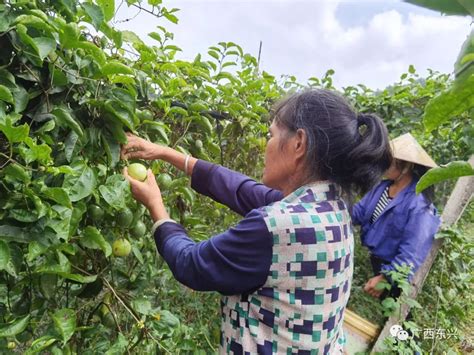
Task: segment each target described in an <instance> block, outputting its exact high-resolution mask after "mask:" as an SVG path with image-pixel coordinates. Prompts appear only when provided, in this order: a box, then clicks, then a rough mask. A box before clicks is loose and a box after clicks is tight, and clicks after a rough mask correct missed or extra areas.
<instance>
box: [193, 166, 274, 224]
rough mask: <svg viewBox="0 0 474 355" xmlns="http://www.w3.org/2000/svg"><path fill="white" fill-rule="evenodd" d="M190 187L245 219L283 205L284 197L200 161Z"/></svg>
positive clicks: (220, 167)
mask: <svg viewBox="0 0 474 355" xmlns="http://www.w3.org/2000/svg"><path fill="white" fill-rule="evenodd" d="M191 187H192V188H193V189H194V190H196V191H197V192H199V193H200V194H203V195H205V196H208V197H210V198H212V199H213V200H214V201H217V202H219V203H222V204H224V205H226V206H227V207H229V208H230V209H232V210H233V211H234V212H237V213H238V214H240V215H241V216H245V215H246V214H247V213H249V212H250V211H251V210H253V209H255V208H259V207H262V206H267V205H269V204H270V203H272V202H275V201H280V200H281V199H282V198H283V194H282V193H281V191H279V190H275V189H271V188H269V187H267V186H265V185H263V184H261V183H258V182H256V181H255V180H252V179H251V178H249V177H248V176H245V175H243V174H240V173H238V172H235V171H233V170H229V169H227V168H224V167H222V166H220V165H216V164H212V163H209V162H206V161H204V160H198V161H197V163H196V165H195V166H194V170H193V173H192V176H191Z"/></svg>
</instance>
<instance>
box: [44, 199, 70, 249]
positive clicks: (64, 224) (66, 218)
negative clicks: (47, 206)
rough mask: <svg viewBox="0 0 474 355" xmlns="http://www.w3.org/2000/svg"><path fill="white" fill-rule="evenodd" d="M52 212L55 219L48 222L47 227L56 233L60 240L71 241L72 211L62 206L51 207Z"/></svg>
mask: <svg viewBox="0 0 474 355" xmlns="http://www.w3.org/2000/svg"><path fill="white" fill-rule="evenodd" d="M51 212H54V213H52V214H53V218H51V219H49V220H48V221H47V223H46V226H47V227H49V228H51V229H52V230H53V231H54V232H55V233H56V237H57V238H58V239H59V238H61V239H63V240H65V241H67V240H69V229H70V223H71V216H72V210H71V209H70V208H67V207H64V206H61V205H54V206H52V207H51Z"/></svg>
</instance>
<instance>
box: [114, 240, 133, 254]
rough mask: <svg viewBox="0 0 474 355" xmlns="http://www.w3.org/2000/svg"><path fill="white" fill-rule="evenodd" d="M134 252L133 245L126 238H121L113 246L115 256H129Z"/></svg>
mask: <svg viewBox="0 0 474 355" xmlns="http://www.w3.org/2000/svg"><path fill="white" fill-rule="evenodd" d="M131 251H132V245H131V244H130V242H129V241H128V240H127V239H125V238H119V239H116V240H115V241H114V243H113V244H112V252H113V253H114V255H115V256H127V255H128V254H130V252H131Z"/></svg>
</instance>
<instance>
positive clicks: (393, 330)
mask: <svg viewBox="0 0 474 355" xmlns="http://www.w3.org/2000/svg"><path fill="white" fill-rule="evenodd" d="M400 330H403V328H402V326H401V325H398V324H394V325H392V326H391V327H390V335H391V336H393V337H396V336H397V334H398V332H399V331H400Z"/></svg>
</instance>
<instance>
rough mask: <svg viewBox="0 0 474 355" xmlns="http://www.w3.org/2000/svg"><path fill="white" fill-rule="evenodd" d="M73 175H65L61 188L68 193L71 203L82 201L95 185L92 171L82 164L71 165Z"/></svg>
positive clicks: (95, 181)
mask: <svg viewBox="0 0 474 355" xmlns="http://www.w3.org/2000/svg"><path fill="white" fill-rule="evenodd" d="M72 168H73V169H74V170H75V172H76V174H75V175H66V177H65V178H64V182H63V188H64V189H65V190H66V191H67V192H68V194H69V198H70V200H71V201H72V202H76V201H79V200H82V199H83V198H86V197H87V196H89V195H90V194H91V193H92V192H93V191H94V189H95V187H96V185H97V179H96V177H95V174H94V171H93V170H92V169H91V168H89V167H88V166H87V165H85V164H84V163H83V162H79V163H75V164H73V166H72Z"/></svg>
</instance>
